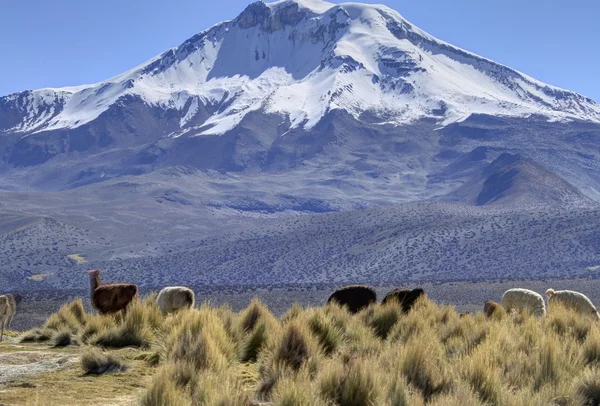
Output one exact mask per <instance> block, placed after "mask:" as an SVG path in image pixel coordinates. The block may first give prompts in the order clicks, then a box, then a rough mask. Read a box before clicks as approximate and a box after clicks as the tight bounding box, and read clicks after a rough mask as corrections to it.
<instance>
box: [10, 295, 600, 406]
mask: <svg viewBox="0 0 600 406" xmlns="http://www.w3.org/2000/svg"><path fill="white" fill-rule="evenodd" d="M20 341H21V342H22V343H26V345H37V346H39V345H40V344H39V342H47V343H48V344H49V345H52V346H55V347H63V346H68V349H69V351H71V352H75V351H76V352H78V353H79V354H81V356H80V362H79V364H78V365H79V373H80V374H81V376H86V377H93V376H98V378H96V379H104V378H100V375H102V376H104V374H108V375H114V374H115V373H116V374H117V375H119V376H121V375H122V376H127V374H130V373H131V374H133V373H139V367H137V368H134V369H133V370H132V371H133V372H132V371H130V369H129V368H127V366H128V364H129V363H134V364H133V365H139V364H135V363H136V362H137V363H139V362H142V363H143V364H144V365H145V368H147V371H148V372H147V373H146V376H148V375H149V374H152V375H153V376H152V378H150V377H148V379H146V380H145V383H144V385H143V388H141V389H140V390H139V391H137V395H135V397H136V402H139V403H140V404H142V405H147V406H150V405H157V404H165V405H170V404H177V405H217V404H235V405H251V404H257V403H256V402H263V403H268V404H269V403H270V404H273V405H323V406H325V405H340V406H361V405H365V406H367V405H425V404H428V405H429V404H431V405H443V404H461V405H483V404H485V405H533V404H535V405H550V404H558V405H595V404H599V402H600V324H599V323H598V322H597V321H595V320H594V319H593V318H592V317H586V315H581V314H577V313H574V312H573V311H572V310H569V309H568V308H563V307H561V306H560V305H553V306H551V307H550V308H549V310H548V315H547V316H546V317H542V318H539V317H533V316H529V315H527V314H505V315H504V316H503V317H491V318H487V317H486V316H485V315H484V314H483V313H474V314H468V315H466V316H464V317H460V316H459V314H457V312H456V311H455V309H454V308H453V307H451V306H438V305H436V304H435V303H433V302H432V301H430V300H429V299H427V298H421V299H419V300H418V301H417V302H416V303H415V305H414V307H413V309H412V310H411V311H410V312H408V313H403V312H402V310H401V308H400V306H399V305H398V303H397V302H395V301H391V302H390V303H387V304H385V305H380V304H372V305H370V306H369V307H367V308H365V309H363V310H362V311H360V312H358V313H357V314H351V313H350V312H348V311H347V310H346V309H345V308H342V307H340V306H339V305H337V304H330V305H328V306H326V307H314V308H313V307H307V308H303V307H300V306H298V305H294V306H292V307H291V308H290V309H289V311H288V312H286V313H285V314H284V315H283V316H282V317H281V318H276V317H275V316H274V315H273V314H272V313H271V312H270V311H269V309H268V308H267V306H266V305H265V304H264V303H262V302H261V301H260V300H258V299H254V300H253V301H252V302H251V303H250V305H249V306H248V307H247V308H246V309H244V310H242V311H241V312H239V313H235V312H233V311H232V310H231V309H230V308H229V307H226V306H221V307H212V306H210V305H209V304H206V303H205V304H202V305H201V306H200V307H198V308H193V309H184V310H181V311H179V312H177V313H175V314H171V315H168V316H164V315H163V314H162V313H161V312H160V309H159V308H158V307H157V305H156V295H149V296H147V297H146V298H144V299H143V300H136V301H134V302H133V303H132V304H131V305H130V306H129V307H128V309H127V312H126V313H125V314H122V313H118V314H115V315H104V316H101V315H96V314H90V313H87V312H86V311H85V310H84V309H83V306H82V303H81V301H80V300H76V301H74V302H72V303H69V304H66V305H64V306H63V307H61V309H60V310H59V311H58V312H57V313H55V314H53V315H52V316H50V317H49V319H48V320H47V322H46V323H45V325H44V326H43V327H42V328H39V329H34V330H31V331H28V332H25V333H23V334H22V335H21V337H20ZM32 342H34V343H32ZM30 343H31V344H30ZM36 343H38V344H36ZM74 343H75V344H78V345H79V346H77V347H73V346H72V345H71V344H74ZM123 347H127V348H124V349H122V350H121V349H120V348H123ZM122 351H130V352H128V353H127V356H126V359H123V357H122V355H121V354H122ZM133 360H135V361H133ZM135 371H138V372H135ZM86 379H90V378H86ZM20 390H21V391H25V389H23V388H21V389H20ZM134 393H135V392H134ZM129 396H131V393H130V395H129Z"/></svg>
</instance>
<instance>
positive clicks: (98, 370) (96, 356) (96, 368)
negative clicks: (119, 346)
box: [81, 348, 127, 375]
mask: <svg viewBox="0 0 600 406" xmlns="http://www.w3.org/2000/svg"><path fill="white" fill-rule="evenodd" d="M81 368H82V369H83V371H84V373H85V374H86V375H102V374H106V373H110V372H123V371H125V370H126V369H127V367H126V366H125V365H124V364H123V363H122V362H121V361H120V360H119V359H117V358H115V357H113V356H112V355H107V354H104V353H103V352H102V351H100V350H98V349H97V348H91V349H88V350H86V351H85V352H84V353H83V354H82V355H81Z"/></svg>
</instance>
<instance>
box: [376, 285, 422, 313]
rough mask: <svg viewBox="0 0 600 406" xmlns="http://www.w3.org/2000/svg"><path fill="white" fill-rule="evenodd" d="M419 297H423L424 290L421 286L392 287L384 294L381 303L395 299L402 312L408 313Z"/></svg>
mask: <svg viewBox="0 0 600 406" xmlns="http://www.w3.org/2000/svg"><path fill="white" fill-rule="evenodd" d="M421 297H425V291H424V290H423V289H421V288H416V289H394V290H392V291H391V292H389V293H388V294H387V295H385V297H384V298H383V301H382V302H381V304H382V305H385V304H386V303H388V302H389V301H391V300H395V301H396V302H398V304H399V305H400V306H401V307H402V312H403V313H408V312H410V310H411V309H412V308H413V306H414V305H415V303H416V302H417V300H418V299H419V298H421Z"/></svg>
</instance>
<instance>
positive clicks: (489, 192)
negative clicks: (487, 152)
mask: <svg viewBox="0 0 600 406" xmlns="http://www.w3.org/2000/svg"><path fill="white" fill-rule="evenodd" d="M448 199H449V200H452V201H459V202H463V203H467V204H474V205H477V206H483V205H490V204H513V205H521V206H522V207H527V206H528V205H539V204H550V205H557V206H569V205H572V204H575V205H580V204H586V203H587V204H589V205H593V204H594V202H593V201H592V200H591V199H588V198H586V197H585V196H584V195H583V194H582V193H581V192H580V191H579V190H577V188H575V187H574V186H573V185H571V184H569V183H568V182H566V181H565V180H564V179H562V178H560V177H559V176H557V175H555V174H553V173H552V172H549V171H548V170H546V169H545V168H543V167H542V166H541V165H538V164H536V163H535V162H533V161H531V160H528V159H524V158H522V157H521V156H520V155H518V154H516V155H511V154H507V153H504V154H502V155H500V156H499V157H498V158H497V159H496V160H494V161H493V162H492V163H491V164H489V165H488V166H487V167H485V168H484V169H483V170H482V171H481V174H480V175H477V176H475V177H474V178H473V179H471V180H469V181H467V182H465V183H464V184H463V185H462V186H461V187H459V188H458V189H457V190H455V191H454V192H452V193H450V195H449V196H448Z"/></svg>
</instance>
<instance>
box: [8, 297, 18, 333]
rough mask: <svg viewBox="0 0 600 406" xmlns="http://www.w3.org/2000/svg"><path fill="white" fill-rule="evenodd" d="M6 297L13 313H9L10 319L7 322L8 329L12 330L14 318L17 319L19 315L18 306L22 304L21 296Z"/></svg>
mask: <svg viewBox="0 0 600 406" xmlns="http://www.w3.org/2000/svg"><path fill="white" fill-rule="evenodd" d="M6 297H7V298H8V301H9V304H10V306H11V308H12V309H11V311H10V312H9V313H8V318H7V320H6V328H10V326H11V324H12V321H13V318H14V317H15V314H16V313H17V305H18V304H19V303H21V295H18V294H14V295H13V294H10V293H7V294H6Z"/></svg>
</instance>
